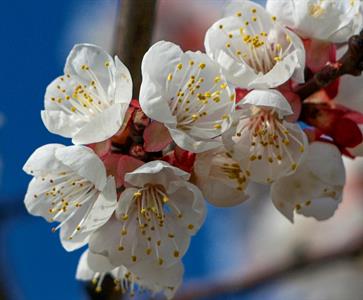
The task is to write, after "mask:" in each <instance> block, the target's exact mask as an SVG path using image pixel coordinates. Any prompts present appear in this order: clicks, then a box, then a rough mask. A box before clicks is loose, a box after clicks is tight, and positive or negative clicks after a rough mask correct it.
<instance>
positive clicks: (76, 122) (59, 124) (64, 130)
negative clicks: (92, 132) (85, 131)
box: [41, 110, 86, 138]
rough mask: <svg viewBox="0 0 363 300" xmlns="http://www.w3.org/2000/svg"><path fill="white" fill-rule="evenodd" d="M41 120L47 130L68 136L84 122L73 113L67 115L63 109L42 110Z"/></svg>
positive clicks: (76, 130)
mask: <svg viewBox="0 0 363 300" xmlns="http://www.w3.org/2000/svg"><path fill="white" fill-rule="evenodd" d="M41 117H42V121H43V123H44V126H45V127H46V128H47V129H48V130H49V132H51V133H54V134H59V135H61V136H63V137H67V138H70V137H72V136H74V135H75V134H76V133H77V132H78V131H79V128H80V127H82V126H84V124H86V122H85V121H83V120H81V119H79V118H78V117H77V116H75V115H69V114H66V113H64V112H63V111H54V110H42V111H41Z"/></svg>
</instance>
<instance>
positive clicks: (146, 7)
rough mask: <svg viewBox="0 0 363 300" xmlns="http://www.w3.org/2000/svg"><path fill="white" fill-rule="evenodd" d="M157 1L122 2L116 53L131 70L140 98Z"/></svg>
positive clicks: (117, 29) (125, 0) (135, 93)
mask: <svg viewBox="0 0 363 300" xmlns="http://www.w3.org/2000/svg"><path fill="white" fill-rule="evenodd" d="M156 3H157V0H120V4H119V9H120V13H119V17H118V22H117V28H116V36H115V46H114V52H115V54H116V55H118V57H119V58H120V59H121V60H122V62H123V63H124V64H125V65H126V66H127V67H128V69H129V70H130V73H131V76H132V80H133V84H134V89H133V97H134V98H137V97H138V96H139V90H140V85H141V61H142V58H143V56H144V54H145V52H146V51H147V50H148V48H149V46H150V43H151V39H152V33H153V26H154V19H155V15H156Z"/></svg>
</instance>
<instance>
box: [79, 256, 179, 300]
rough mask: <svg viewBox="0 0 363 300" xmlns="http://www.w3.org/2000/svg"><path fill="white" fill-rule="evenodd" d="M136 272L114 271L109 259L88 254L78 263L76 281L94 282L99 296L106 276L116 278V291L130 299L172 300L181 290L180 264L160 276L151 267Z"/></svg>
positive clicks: (122, 268)
mask: <svg viewBox="0 0 363 300" xmlns="http://www.w3.org/2000/svg"><path fill="white" fill-rule="evenodd" d="M135 269H136V272H134V271H133V272H130V271H129V270H128V269H127V268H126V267H125V266H118V267H115V266H113V265H112V264H111V263H110V262H109V260H108V259H107V257H105V256H102V255H97V254H94V253H92V252H90V251H89V250H86V251H85V252H84V253H83V254H82V256H81V258H80V260H79V263H78V267H77V273H76V278H77V279H78V280H84V281H92V283H93V284H95V287H96V292H100V291H102V283H103V280H104V278H105V276H106V275H107V274H110V275H111V276H112V277H113V278H114V282H115V288H116V289H117V290H121V292H122V293H129V295H130V297H133V296H135V294H136V293H138V292H140V293H143V292H145V291H149V292H150V293H151V294H152V295H154V294H156V293H160V292H163V293H164V295H165V296H166V298H167V299H171V298H173V296H174V294H175V292H176V290H177V289H178V287H179V286H180V284H181V282H182V279H183V273H184V268H183V265H182V263H181V262H179V263H176V264H174V265H173V266H171V267H170V268H165V269H162V271H159V272H155V270H154V269H153V266H152V265H148V266H147V267H145V268H135Z"/></svg>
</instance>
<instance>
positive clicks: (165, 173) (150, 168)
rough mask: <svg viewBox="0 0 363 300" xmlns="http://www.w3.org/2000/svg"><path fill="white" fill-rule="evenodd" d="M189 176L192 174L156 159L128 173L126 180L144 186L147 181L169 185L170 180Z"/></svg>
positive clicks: (183, 178)
mask: <svg viewBox="0 0 363 300" xmlns="http://www.w3.org/2000/svg"><path fill="white" fill-rule="evenodd" d="M189 177H190V174H188V173H187V172H184V171H183V170H181V169H179V168H176V167H173V166H171V165H170V164H168V163H167V162H164V161H161V160H155V161H151V162H148V163H146V164H144V165H142V166H141V167H139V168H137V169H136V170H134V171H133V172H131V173H126V175H125V181H126V182H128V183H130V184H132V185H134V186H137V187H142V186H144V184H146V183H150V184H161V185H162V186H165V187H167V186H168V183H169V182H170V181H173V180H188V179H189Z"/></svg>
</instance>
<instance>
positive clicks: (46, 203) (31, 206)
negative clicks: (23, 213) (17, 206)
mask: <svg viewBox="0 0 363 300" xmlns="http://www.w3.org/2000/svg"><path fill="white" fill-rule="evenodd" d="M50 189H51V184H50V183H49V182H48V181H43V180H41V179H40V178H33V179H32V180H31V181H30V183H29V186H28V190H27V192H26V195H25V199H24V204H25V207H26V209H27V211H28V212H29V213H30V214H31V215H33V216H40V217H43V218H44V219H45V220H47V221H50V220H49V219H50V218H51V217H52V215H51V214H50V213H49V208H50V207H51V205H50V202H51V199H50V198H49V197H45V196H44V193H45V192H47V191H48V190H50Z"/></svg>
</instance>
